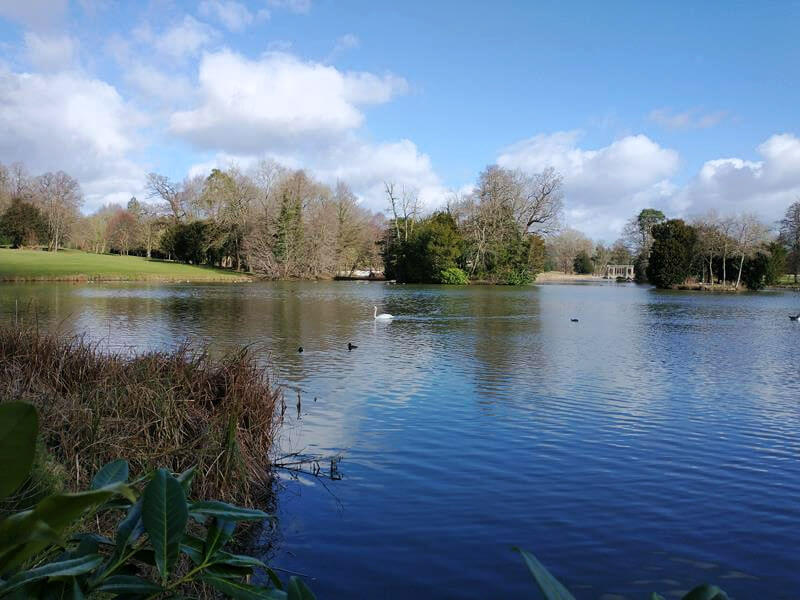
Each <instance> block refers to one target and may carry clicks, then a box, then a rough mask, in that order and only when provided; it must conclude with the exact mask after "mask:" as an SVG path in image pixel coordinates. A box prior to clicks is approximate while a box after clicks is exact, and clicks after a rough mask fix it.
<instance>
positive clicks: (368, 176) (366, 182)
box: [189, 136, 448, 211]
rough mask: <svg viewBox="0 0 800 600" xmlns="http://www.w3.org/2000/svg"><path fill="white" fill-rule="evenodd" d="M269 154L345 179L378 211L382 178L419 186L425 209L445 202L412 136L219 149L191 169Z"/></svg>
mask: <svg viewBox="0 0 800 600" xmlns="http://www.w3.org/2000/svg"><path fill="white" fill-rule="evenodd" d="M262 158H270V159H272V160H275V161H276V162H278V163H280V164H282V165H284V166H286V167H288V168H293V169H300V168H302V169H306V170H308V172H309V173H311V174H313V175H314V177H316V178H318V179H319V180H320V181H323V182H326V183H329V184H335V183H336V181H345V182H347V183H348V184H349V185H350V186H351V188H352V189H353V191H354V192H355V194H356V195H357V196H358V197H359V199H360V200H361V202H362V203H363V204H364V206H366V207H368V208H370V209H371V210H375V211H385V210H386V208H387V203H386V195H385V193H384V182H394V183H395V184H396V186H397V188H398V189H400V188H402V187H405V188H406V189H407V190H409V191H411V190H414V191H416V192H417V194H418V196H419V199H420V200H421V202H422V203H423V205H424V206H425V207H426V208H427V209H432V208H435V207H438V206H441V205H442V204H443V203H444V201H445V198H446V195H447V193H448V190H447V189H446V188H445V187H444V186H443V185H442V184H441V181H440V179H439V177H438V175H437V174H436V172H435V171H434V169H433V165H432V164H431V160H430V157H429V156H428V155H427V154H424V153H422V152H420V151H419V149H418V148H417V146H416V145H415V144H414V143H413V142H412V141H410V140H400V141H397V142H381V143H370V142H365V141H363V140H360V139H358V138H357V137H355V136H347V137H346V138H344V139H341V140H339V142H338V143H337V144H335V145H332V146H329V147H327V148H325V149H324V150H322V151H320V152H306V153H302V152H290V153H279V152H266V153H264V154H260V155H247V154H230V153H226V152H220V153H218V154H216V156H215V157H214V158H212V159H211V160H207V161H203V162H201V163H197V164H195V165H194V166H193V167H192V168H191V169H190V171H189V175H192V176H193V175H207V174H208V173H209V172H210V171H211V169H213V168H215V167H217V168H226V167H228V166H230V165H234V164H235V165H238V166H239V167H241V168H244V169H246V168H248V167H250V166H253V165H255V164H256V163H257V162H258V160H260V159H262Z"/></svg>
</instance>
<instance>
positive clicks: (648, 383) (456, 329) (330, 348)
mask: <svg viewBox="0 0 800 600" xmlns="http://www.w3.org/2000/svg"><path fill="white" fill-rule="evenodd" d="M373 305H377V306H378V309H379V312H389V313H392V314H394V315H396V318H395V319H394V320H392V321H390V322H386V323H382V322H375V321H374V320H373V319H372V312H373ZM32 307H35V311H32V310H31V309H32ZM15 310H17V311H18V312H19V313H20V314H25V315H26V316H25V319H26V320H27V322H28V323H30V322H31V320H32V319H33V317H32V316H30V315H31V314H32V312H35V314H36V317H35V318H36V320H37V321H38V323H39V326H40V327H46V328H60V329H61V330H63V331H70V332H86V333H87V334H88V335H89V336H90V337H91V338H92V339H95V340H98V341H100V343H101V344H104V345H107V346H108V347H110V348H114V349H122V350H124V349H130V348H135V349H150V348H163V347H168V346H172V345H174V344H176V343H179V342H180V341H182V340H184V339H187V338H189V339H191V340H192V341H194V342H208V343H210V344H211V345H212V347H213V348H214V349H215V350H216V349H220V350H221V349H224V348H226V347H232V346H235V345H239V344H247V343H252V344H255V345H256V347H257V348H259V349H261V350H260V351H261V352H262V353H263V356H264V359H265V360H269V361H270V364H271V365H272V368H273V369H274V372H275V377H276V378H277V380H278V381H279V382H280V383H281V384H283V385H284V386H285V387H286V398H287V405H288V406H289V409H288V410H287V415H286V417H287V418H286V420H285V423H284V425H283V428H282V432H281V439H280V446H281V451H282V452H284V453H289V452H301V451H302V452H304V453H306V454H309V455H315V456H319V457H323V458H324V459H329V458H330V457H332V456H339V455H340V456H341V457H342V460H341V462H340V463H339V471H340V472H341V474H342V479H341V480H338V481H332V480H330V479H315V478H313V477H309V476H301V477H300V478H299V479H297V480H292V479H289V478H285V479H284V480H283V483H282V484H281V485H280V492H279V497H278V504H277V514H278V516H279V519H280V521H279V523H280V525H279V531H278V533H277V535H273V536H265V540H264V553H265V554H266V555H267V557H268V558H269V559H270V560H271V562H273V563H274V564H275V565H276V566H278V567H282V568H285V569H290V570H292V571H297V572H300V573H304V574H308V575H310V576H311V577H313V579H312V580H311V581H310V582H309V583H310V585H311V587H312V589H314V590H315V592H317V594H318V596H319V597H320V598H343V597H350V598H356V597H357V598H408V597H413V598H416V599H418V600H421V599H423V598H531V597H536V596H535V592H534V584H533V583H532V580H531V578H530V576H529V574H528V573H527V571H526V570H525V568H524V566H523V565H522V561H521V559H520V557H519V556H518V555H517V554H516V553H515V552H513V551H512V549H511V548H512V546H520V547H523V548H525V549H528V550H530V551H532V552H534V553H535V554H536V555H537V556H538V557H539V559H540V560H541V561H542V562H543V563H544V564H545V565H547V566H548V567H549V568H550V569H551V571H552V572H553V573H554V574H555V575H556V576H558V577H559V578H560V579H561V580H562V582H563V583H565V584H566V585H567V586H568V587H569V588H570V589H571V590H572V591H573V593H574V594H575V595H576V597H577V598H579V599H581V598H604V599H606V600H611V599H613V598H648V597H649V593H650V592H653V591H658V592H659V593H661V594H662V595H664V596H665V597H667V598H672V597H675V596H676V595H677V593H678V592H679V591H685V590H687V589H688V588H689V587H691V586H692V585H693V584H696V583H700V582H714V583H717V584H718V585H720V586H721V587H722V588H723V589H725V590H726V591H727V592H728V593H729V594H730V595H731V597H733V598H798V597H800V555H799V554H798V547H800V373H799V371H800V361H799V360H798V357H799V356H800V354H799V353H798V350H800V325H798V324H797V323H791V322H790V321H789V319H788V318H787V315H788V314H789V313H796V312H798V310H800V295H798V294H796V293H789V292H787V293H778V292H761V293H759V294H742V295H738V296H732V295H712V294H698V293H679V292H657V291H655V290H653V289H650V288H648V287H643V286H636V285H632V284H628V285H618V284H612V283H609V284H591V285H540V286H534V287H526V288H505V287H481V286H474V287H465V288H443V287H434V286H399V285H389V284H381V283H356V282H346V283H345V282H341V283H264V284H261V283H259V284H217V285H188V284H187V285H144V284H108V285H97V284H95V285H87V284H83V285H71V284H12V285H2V286H0V314H1V315H2V317H1V318H2V319H4V320H6V321H9V320H11V321H13V319H14V318H15V317H14V313H15ZM573 317H574V318H578V319H579V322H578V323H573V322H571V321H570V319H571V318H573ZM348 342H352V343H353V344H356V345H358V348H357V349H355V350H353V351H352V352H348V350H347V343H348ZM299 346H303V348H304V350H305V351H304V352H303V353H302V354H300V353H298V352H297V348H298V347H299ZM298 392H299V394H300V396H301V399H302V404H301V409H300V416H299V418H298V415H297V412H296V408H295V404H296V398H297V393H298ZM326 464H327V462H326V461H325V460H323V461H322V466H323V467H325V466H326ZM267 537H269V539H268V540H267V539H266V538H267Z"/></svg>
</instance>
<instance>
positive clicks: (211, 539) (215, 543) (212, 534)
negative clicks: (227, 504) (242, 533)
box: [203, 518, 236, 559]
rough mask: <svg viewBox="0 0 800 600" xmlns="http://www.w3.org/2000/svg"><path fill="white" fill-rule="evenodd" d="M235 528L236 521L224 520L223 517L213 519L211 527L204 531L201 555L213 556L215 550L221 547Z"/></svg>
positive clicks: (205, 556)
mask: <svg viewBox="0 0 800 600" xmlns="http://www.w3.org/2000/svg"><path fill="white" fill-rule="evenodd" d="M234 529H236V523H235V522H233V521H226V520H225V519H217V518H215V519H213V520H212V521H211V527H209V528H208V531H207V532H206V540H205V543H204V544H203V556H204V558H206V559H208V558H209V557H211V556H213V555H214V553H215V552H217V550H219V549H221V548H222V547H223V546H224V545H225V544H227V543H228V540H230V539H231V536H232V535H233V531H234Z"/></svg>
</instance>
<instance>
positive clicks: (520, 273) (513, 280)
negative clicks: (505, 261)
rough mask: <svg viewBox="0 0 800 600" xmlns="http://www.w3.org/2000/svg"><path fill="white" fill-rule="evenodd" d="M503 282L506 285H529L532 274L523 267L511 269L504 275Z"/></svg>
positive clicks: (531, 281)
mask: <svg viewBox="0 0 800 600" xmlns="http://www.w3.org/2000/svg"><path fill="white" fill-rule="evenodd" d="M505 283H506V285H530V284H531V283H533V275H531V272H530V271H529V270H528V269H525V268H517V269H511V270H509V271H508V273H507V275H506V280H505Z"/></svg>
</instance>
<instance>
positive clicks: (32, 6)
mask: <svg viewBox="0 0 800 600" xmlns="http://www.w3.org/2000/svg"><path fill="white" fill-rule="evenodd" d="M66 12H67V0H0V18H4V19H8V20H10V21H15V22H17V23H21V24H22V25H25V26H27V27H29V28H31V29H42V28H46V27H50V26H52V25H55V24H57V23H59V22H60V21H61V20H62V19H63V18H64V15H65V14H66Z"/></svg>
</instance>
